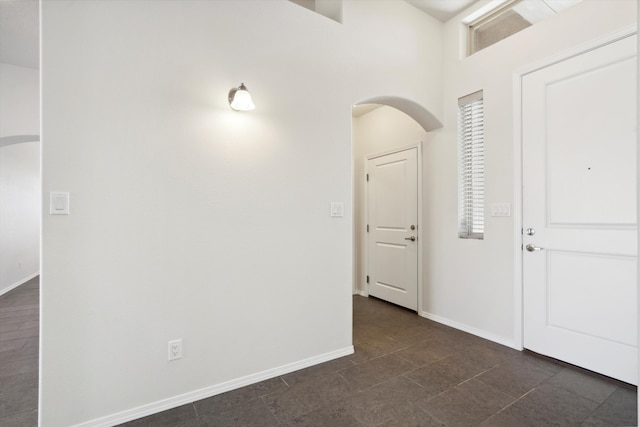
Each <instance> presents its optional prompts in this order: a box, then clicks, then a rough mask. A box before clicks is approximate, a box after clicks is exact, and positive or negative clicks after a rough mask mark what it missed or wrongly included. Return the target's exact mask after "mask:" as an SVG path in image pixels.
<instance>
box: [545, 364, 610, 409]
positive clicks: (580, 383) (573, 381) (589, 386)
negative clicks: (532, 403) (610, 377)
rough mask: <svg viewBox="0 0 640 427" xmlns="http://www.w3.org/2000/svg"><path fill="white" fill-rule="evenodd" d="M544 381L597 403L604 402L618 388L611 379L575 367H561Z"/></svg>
mask: <svg viewBox="0 0 640 427" xmlns="http://www.w3.org/2000/svg"><path fill="white" fill-rule="evenodd" d="M546 383H547V384H551V385H552V386H555V387H558V388H561V389H564V390H567V391H571V392H573V393H575V394H577V395H578V396H582V397H586V398H587V399H591V400H593V401H595V402H598V403H602V402H604V401H605V400H606V399H607V398H608V397H609V396H611V394H612V393H613V392H614V391H616V389H617V388H618V387H617V386H616V385H615V384H613V383H612V382H611V381H607V380H604V379H602V378H598V377H596V376H594V375H589V374H588V373H585V372H581V371H579V370H577V369H575V368H563V369H562V370H561V371H560V372H558V373H557V374H555V375H554V376H552V377H551V378H549V379H548V380H547V381H546Z"/></svg>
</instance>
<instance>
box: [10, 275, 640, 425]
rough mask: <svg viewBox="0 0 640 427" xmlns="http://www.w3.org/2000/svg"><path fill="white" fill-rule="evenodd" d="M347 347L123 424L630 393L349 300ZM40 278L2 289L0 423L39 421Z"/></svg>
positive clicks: (436, 418) (403, 414)
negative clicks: (350, 340) (346, 351)
mask: <svg viewBox="0 0 640 427" xmlns="http://www.w3.org/2000/svg"><path fill="white" fill-rule="evenodd" d="M353 304H354V326H353V329H354V344H355V348H356V352H355V354H353V355H351V356H348V357H343V358H341V359H337V360H333V361H331V362H327V363H324V364H322V365H318V366H314V367H311V368H308V369H304V370H301V371H297V372H293V373H291V374H287V375H284V376H282V377H279V378H273V379H271V380H267V381H264V382H262V383H259V384H254V385H251V386H248V387H244V388H242V389H238V390H234V391H231V392H228V393H225V394H221V395H218V396H214V397H211V398H209V399H205V400H201V401H198V402H194V403H193V404H189V405H185V406H182V407H179V408H176V409H173V410H170V411H166V412H163V413H160V414H156V415H153V416H150V417H147V418H143V419H140V420H136V421H133V422H130V423H127V424H123V426H130V427H133V426H153V427H162V426H171V427H174V426H175V427H193V426H198V427H206V426H223V427H226V426H246V427H250V426H256V427H268V426H283V425H285V426H286V425H288V426H322V427H324V426H331V427H334V426H337V427H339V426H385V427H399V426H472V425H481V426H509V427H511V426H518V427H519V426H536V427H542V426H630V425H636V424H637V419H636V412H637V411H636V401H637V400H636V391H635V388H630V387H628V386H626V385H623V384H619V383H617V382H615V381H612V380H609V379H606V378H601V377H599V376H596V375H591V374H587V373H585V372H583V371H581V370H578V369H575V368H572V367H566V366H563V365H561V364H557V363H554V362H552V361H549V360H546V359H542V358H539V357H537V356H534V355H531V354H527V353H521V352H518V351H515V350H512V349H509V348H506V347H503V346H500V345H498V344H495V343H492V342H489V341H485V340H482V339H480V338H477V337H474V336H472V335H469V334H465V333H463V332H460V331H456V330H454V329H451V328H448V327H446V326H443V325H440V324H437V323H434V322H431V321H429V320H426V319H423V318H421V317H419V316H417V315H416V314H415V313H412V312H409V311H406V310H404V309H401V308H398V307H396V306H393V305H391V304H387V303H384V302H382V301H379V300H376V299H373V298H362V297H359V296H356V297H354V299H353ZM37 324H38V289H37V279H34V280H32V281H30V282H29V283H27V284H25V285H23V286H21V287H20V288H18V289H15V290H14V291H11V292H9V293H8V294H5V295H4V296H2V297H0V426H2V427H14V426H16V427H29V426H35V425H36V424H37V378H38V373H37V366H38V339H37V337H38V329H37Z"/></svg>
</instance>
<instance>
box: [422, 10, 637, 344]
mask: <svg viewBox="0 0 640 427" xmlns="http://www.w3.org/2000/svg"><path fill="white" fill-rule="evenodd" d="M484 4H486V2H481V3H480V4H478V5H476V6H475V7H474V8H473V9H470V10H468V11H467V13H462V14H460V15H459V16H458V17H457V18H454V19H452V20H450V21H448V22H447V23H446V25H445V33H444V38H445V44H444V52H445V53H444V61H445V62H444V76H445V79H444V100H445V101H444V113H443V118H444V122H443V124H444V127H443V128H442V129H440V130H437V131H435V132H433V134H432V135H433V139H432V141H431V142H430V143H429V144H425V156H424V157H425V160H426V163H425V165H424V174H425V188H424V193H425V194H424V197H425V198H424V205H425V218H426V235H427V236H428V237H427V240H428V243H427V245H426V250H425V260H424V265H425V267H424V282H425V289H424V293H423V296H424V301H423V304H424V305H423V307H424V311H425V313H423V314H424V315H426V316H428V317H432V318H435V319H437V320H439V321H442V322H445V323H448V324H451V325H453V326H456V327H459V328H463V329H466V330H469V331H472V332H474V333H477V334H479V335H482V336H485V337H488V338H491V339H494V340H496V341H499V342H502V343H505V344H507V345H511V346H514V347H519V346H520V345H521V341H520V337H519V330H518V325H519V320H520V314H519V309H518V304H519V303H520V301H519V300H518V299H517V298H516V297H517V293H516V292H514V291H515V286H517V285H518V282H517V278H516V277H515V270H514V265H515V262H516V257H519V256H520V253H519V252H516V251H515V248H514V246H515V245H514V243H515V242H516V239H520V236H519V230H516V227H517V226H518V223H517V219H516V218H514V217H513V216H512V217H510V218H500V217H498V218H493V217H491V216H490V207H491V203H495V202H509V203H511V204H512V208H515V207H516V206H515V205H514V204H515V203H516V201H517V197H516V196H517V194H518V192H519V189H518V188H516V185H515V184H514V165H515V162H518V161H519V158H514V105H513V99H514V94H513V85H514V72H515V71H516V70H517V69H519V68H521V67H524V66H527V65H529V64H532V63H535V62H539V61H542V60H543V59H545V58H549V57H551V56H554V55H557V54H559V53H561V52H563V51H567V50H569V49H571V48H573V47H575V46H577V45H579V44H582V43H586V42H589V41H591V40H594V39H596V38H599V37H603V36H605V35H607V34H610V33H612V32H614V31H616V30H618V29H620V28H622V27H626V26H629V25H632V24H635V22H636V1H634V0H616V1H615V2H610V1H602V0H584V1H583V2H582V3H580V4H578V5H576V6H574V7H573V8H571V9H568V10H566V11H564V12H562V13H561V14H559V15H556V16H554V17H551V18H549V19H547V20H546V21H544V22H541V23H539V24H535V25H533V26H532V27H530V28H528V29H526V30H524V31H522V32H520V33H517V34H515V35H513V36H512V37H510V38H508V39H506V40H504V41H502V42H499V43H496V44H495V45H493V46H490V47H488V48H486V49H484V50H482V51H480V52H478V53H477V54H475V55H473V56H471V57H469V58H465V59H460V57H459V52H460V50H461V49H460V43H461V35H463V32H462V31H461V19H463V18H464V17H465V16H467V14H468V13H469V12H471V11H473V10H475V9H477V8H479V7H481V6H482V5H484ZM480 89H483V90H484V103H485V141H486V142H485V144H486V145H485V171H486V180H485V194H486V197H485V212H486V213H485V219H486V228H485V239H484V240H482V241H478V240H462V239H458V238H457V237H456V218H457V214H456V207H457V174H456V171H457V166H456V165H457V146H456V126H457V123H456V121H457V116H456V114H457V99H458V98H459V97H461V96H464V95H466V94H469V93H472V92H475V91H477V90H480ZM514 210H515V209H514ZM518 241H519V240H518ZM462 266H464V268H462Z"/></svg>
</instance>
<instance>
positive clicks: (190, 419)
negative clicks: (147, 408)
mask: <svg viewBox="0 0 640 427" xmlns="http://www.w3.org/2000/svg"><path fill="white" fill-rule="evenodd" d="M197 425H198V420H197V418H196V411H195V410H194V408H193V405H191V404H188V405H183V406H179V407H177V408H174V409H170V410H168V411H163V412H159V413H157V414H153V415H150V416H148V417H144V418H140V419H137V420H135V421H131V422H128V423H125V424H121V426H126V427H146V426H148V427H196V426H197Z"/></svg>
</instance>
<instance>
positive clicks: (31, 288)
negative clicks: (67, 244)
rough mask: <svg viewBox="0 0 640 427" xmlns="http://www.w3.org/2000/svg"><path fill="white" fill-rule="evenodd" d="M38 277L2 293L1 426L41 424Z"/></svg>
mask: <svg viewBox="0 0 640 427" xmlns="http://www.w3.org/2000/svg"><path fill="white" fill-rule="evenodd" d="M38 298H39V290H38V278H35V279H32V280H30V281H28V282H27V283H25V284H23V285H21V286H19V287H18V288H16V289H13V290H12V291H10V292H8V293H6V294H4V295H2V296H0V426H2V427H14V426H15V427H30V426H36V425H37V424H38V334H39V330H38V317H39V313H38V307H39V301H38Z"/></svg>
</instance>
